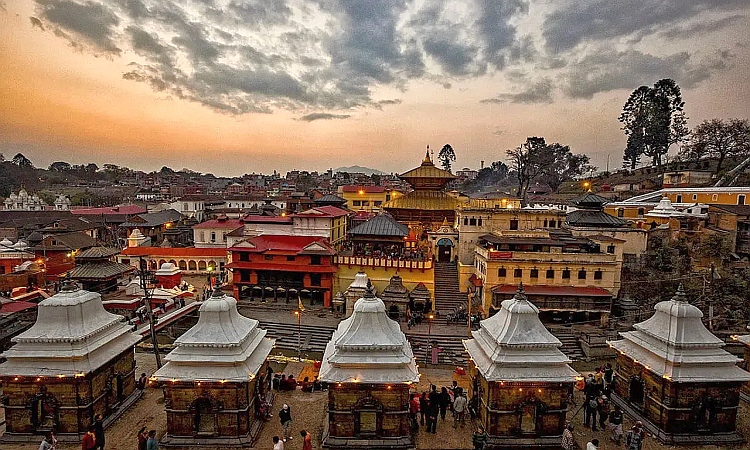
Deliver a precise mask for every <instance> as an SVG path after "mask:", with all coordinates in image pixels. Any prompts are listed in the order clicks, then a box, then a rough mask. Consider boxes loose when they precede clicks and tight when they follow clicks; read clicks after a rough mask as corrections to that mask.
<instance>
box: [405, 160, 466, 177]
mask: <svg viewBox="0 0 750 450" xmlns="http://www.w3.org/2000/svg"><path fill="white" fill-rule="evenodd" d="M399 178H404V179H408V178H443V179H446V180H454V179H456V178H458V177H457V176H455V175H453V174H452V173H450V172H448V171H447V170H443V169H440V168H438V167H435V164H433V163H432V161H430V160H429V159H428V158H425V160H424V161H422V164H421V165H420V166H419V167H417V168H414V169H411V170H410V171H408V172H404V173H402V174H401V175H399ZM407 181H408V180H407Z"/></svg>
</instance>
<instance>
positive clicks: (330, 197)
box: [315, 194, 346, 203]
mask: <svg viewBox="0 0 750 450" xmlns="http://www.w3.org/2000/svg"><path fill="white" fill-rule="evenodd" d="M315 203H346V199H343V198H341V197H339V196H338V195H334V194H326V195H324V196H322V197H320V198H319V199H317V200H315Z"/></svg>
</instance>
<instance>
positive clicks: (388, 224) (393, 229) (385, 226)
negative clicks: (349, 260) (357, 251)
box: [349, 214, 409, 237]
mask: <svg viewBox="0 0 750 450" xmlns="http://www.w3.org/2000/svg"><path fill="white" fill-rule="evenodd" d="M349 234H350V235H352V236H398V237H405V236H408V235H409V227H408V226H406V225H404V224H402V223H400V222H398V221H396V219H394V218H393V217H391V216H390V215H389V214H378V215H377V216H375V217H373V218H372V219H370V220H368V221H367V222H364V223H362V224H360V225H357V226H356V227H354V228H352V229H351V230H349Z"/></svg>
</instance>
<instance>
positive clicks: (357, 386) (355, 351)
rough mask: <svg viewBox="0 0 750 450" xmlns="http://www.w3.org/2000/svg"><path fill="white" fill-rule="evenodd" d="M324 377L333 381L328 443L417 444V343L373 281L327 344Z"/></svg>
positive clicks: (354, 445)
mask: <svg viewBox="0 0 750 450" xmlns="http://www.w3.org/2000/svg"><path fill="white" fill-rule="evenodd" d="M320 380H321V381H323V382H327V383H328V385H329V390H328V411H327V413H328V420H327V421H326V424H325V426H324V430H323V447H325V448H332V449H353V448H361V449H368V450H369V449H413V448H414V442H413V440H412V432H411V427H410V424H409V414H408V413H409V387H410V385H411V384H412V383H414V382H417V381H419V373H418V371H417V366H416V363H415V361H414V355H413V353H412V349H411V345H410V344H409V342H408V341H407V340H406V336H405V335H404V333H403V332H402V331H401V329H400V327H399V325H398V323H396V322H395V321H393V320H391V319H390V318H388V314H387V311H386V308H385V304H384V303H383V301H382V300H381V299H379V298H377V297H376V296H375V293H374V292H373V290H372V286H371V285H369V286H368V291H367V293H366V294H365V296H364V297H362V298H360V299H359V300H358V301H357V303H356V304H355V305H354V312H353V314H352V315H351V317H349V318H348V319H346V320H343V321H342V322H341V323H340V324H339V326H338V328H337V330H336V331H335V332H334V333H333V336H332V338H331V340H330V342H329V343H328V345H327V346H326V350H325V353H324V354H323V361H322V364H321V368H320Z"/></svg>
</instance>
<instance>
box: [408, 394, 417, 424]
mask: <svg viewBox="0 0 750 450" xmlns="http://www.w3.org/2000/svg"><path fill="white" fill-rule="evenodd" d="M409 420H410V421H411V429H412V430H414V431H416V430H418V429H419V394H413V395H412V396H411V399H409Z"/></svg>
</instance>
